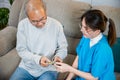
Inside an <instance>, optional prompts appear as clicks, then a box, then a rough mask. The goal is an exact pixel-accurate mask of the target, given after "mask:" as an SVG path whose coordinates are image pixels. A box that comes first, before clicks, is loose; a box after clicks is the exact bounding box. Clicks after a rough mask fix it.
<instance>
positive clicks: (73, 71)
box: [70, 67, 98, 80]
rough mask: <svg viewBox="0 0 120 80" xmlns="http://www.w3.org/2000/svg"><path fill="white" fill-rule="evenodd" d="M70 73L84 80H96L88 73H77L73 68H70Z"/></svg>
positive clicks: (96, 79)
mask: <svg viewBox="0 0 120 80" xmlns="http://www.w3.org/2000/svg"><path fill="white" fill-rule="evenodd" d="M70 72H72V73H74V74H76V75H77V76H80V77H82V78H84V79H86V80H98V78H95V77H93V76H92V75H91V74H90V73H87V72H83V71H79V70H77V69H75V68H73V67H71V69H70Z"/></svg>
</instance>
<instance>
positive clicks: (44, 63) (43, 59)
mask: <svg viewBox="0 0 120 80" xmlns="http://www.w3.org/2000/svg"><path fill="white" fill-rule="evenodd" d="M50 62H51V61H50V60H49V59H48V58H47V57H45V56H42V57H41V59H40V61H39V63H40V65H41V66H43V67H47V66H48V65H49V63H50Z"/></svg>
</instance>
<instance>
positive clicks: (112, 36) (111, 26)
mask: <svg viewBox="0 0 120 80" xmlns="http://www.w3.org/2000/svg"><path fill="white" fill-rule="evenodd" d="M108 21H109V25H108V27H109V31H108V37H107V39H108V42H109V44H110V46H112V45H113V44H114V43H115V41H116V29H115V24H114V22H113V20H112V19H110V18H109V19H108Z"/></svg>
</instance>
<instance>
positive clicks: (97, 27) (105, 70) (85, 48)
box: [55, 9, 116, 80]
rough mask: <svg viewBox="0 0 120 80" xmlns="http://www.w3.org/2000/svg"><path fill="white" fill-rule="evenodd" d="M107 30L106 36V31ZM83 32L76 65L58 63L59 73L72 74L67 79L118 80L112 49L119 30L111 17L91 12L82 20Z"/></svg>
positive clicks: (83, 16) (75, 61)
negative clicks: (104, 33) (116, 78)
mask: <svg viewBox="0 0 120 80" xmlns="http://www.w3.org/2000/svg"><path fill="white" fill-rule="evenodd" d="M107 27H108V29H109V30H108V35H107V37H106V36H104V35H103V32H104V31H105V30H106V28H107ZM80 28H81V32H82V33H83V36H82V39H81V40H80V42H79V44H78V46H77V48H76V52H77V57H76V58H75V60H74V62H73V65H72V66H70V65H68V64H65V63H61V62H56V63H55V67H56V69H57V70H58V71H59V72H70V73H69V75H68V76H67V78H66V80H72V79H73V78H74V79H75V80H115V75H114V60H113V53H112V50H111V47H110V46H112V45H113V44H114V42H115V39H116V30H115V25H114V22H113V20H112V19H111V18H107V17H106V16H105V15H104V13H103V12H102V11H100V10H96V9H95V10H89V11H87V12H85V13H84V14H83V15H82V17H81V26H80Z"/></svg>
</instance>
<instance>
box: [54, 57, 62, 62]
mask: <svg viewBox="0 0 120 80" xmlns="http://www.w3.org/2000/svg"><path fill="white" fill-rule="evenodd" d="M53 61H54V62H63V60H62V59H61V58H60V57H58V56H55V57H54V59H53Z"/></svg>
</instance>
